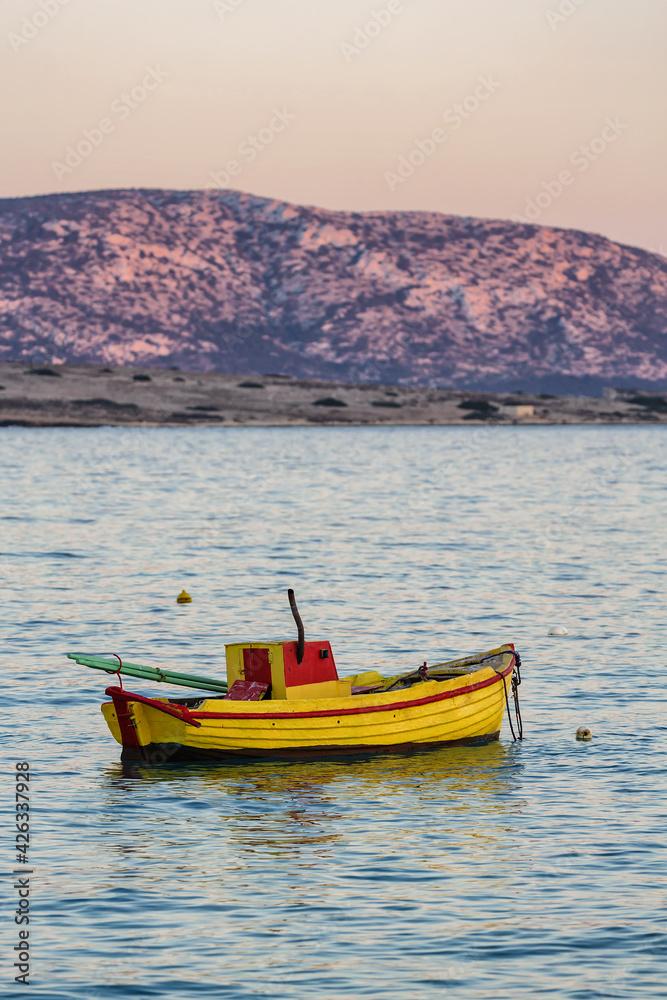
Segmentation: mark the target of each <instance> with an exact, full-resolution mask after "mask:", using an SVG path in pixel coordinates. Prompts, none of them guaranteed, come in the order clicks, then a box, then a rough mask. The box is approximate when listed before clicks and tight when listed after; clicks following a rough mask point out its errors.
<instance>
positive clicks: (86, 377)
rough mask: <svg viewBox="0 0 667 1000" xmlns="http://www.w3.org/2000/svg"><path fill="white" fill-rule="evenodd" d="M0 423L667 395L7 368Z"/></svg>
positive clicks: (562, 416) (604, 407)
mask: <svg viewBox="0 0 667 1000" xmlns="http://www.w3.org/2000/svg"><path fill="white" fill-rule="evenodd" d="M0 386H1V387H2V388H0V428H2V427H230V426H231V427H242V426H247V427H299V426H301V427H312V426H335V427H366V426H369V427H392V426H395V427H409V426H412V427H432V426H437V427H457V426H460V427H470V426H473V427H479V426H502V425H505V426H512V425H519V424H521V425H527V426H539V427H545V426H555V425H568V424H571V425H591V424H600V425H605V426H607V425H620V424H630V425H638V424H641V425H644V424H667V393H649V392H641V391H636V392H635V391H632V390H618V391H616V392H613V391H610V392H608V393H607V394H606V396H605V397H604V398H602V399H597V398H590V397H584V396H552V395H549V394H546V393H541V394H531V393H528V392H525V393H509V392H479V391H475V390H470V391H464V390H454V389H438V388H428V387H414V386H409V387H406V386H391V385H370V384H353V383H337V382H322V381H318V380H308V379H298V378H289V377H287V376H282V375H263V376H257V375H247V376H244V375H228V374H223V373H222V372H193V371H180V370H179V369H174V368H149V367H141V368H128V367H116V366H110V365H33V366H31V365H30V363H29V362H23V361H2V362H0Z"/></svg>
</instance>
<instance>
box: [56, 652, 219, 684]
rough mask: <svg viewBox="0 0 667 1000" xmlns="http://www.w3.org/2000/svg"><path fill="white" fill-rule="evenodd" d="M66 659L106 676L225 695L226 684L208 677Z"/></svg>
mask: <svg viewBox="0 0 667 1000" xmlns="http://www.w3.org/2000/svg"><path fill="white" fill-rule="evenodd" d="M67 656H68V658H69V659H70V660H74V661H75V662H76V663H79V664H81V666H82V667H92V669H93V670H104V671H106V673H108V674H124V675H125V676H126V677H138V678H140V679H141V680H146V681H157V682H158V683H164V684H176V685H178V686H179V687H189V688H197V689H199V690H201V691H216V692H222V693H225V692H226V691H227V683H226V682H225V681H217V680H213V679H212V678H210V677H196V676H195V675H194V674H179V673H176V672H175V671H173V670H161V669H160V668H159V667H146V666H143V665H142V664H140V663H124V662H123V663H121V661H120V660H119V662H118V663H116V661H115V660H107V659H106V658H105V657H102V656H91V655H90V654H88V653H68V654H67Z"/></svg>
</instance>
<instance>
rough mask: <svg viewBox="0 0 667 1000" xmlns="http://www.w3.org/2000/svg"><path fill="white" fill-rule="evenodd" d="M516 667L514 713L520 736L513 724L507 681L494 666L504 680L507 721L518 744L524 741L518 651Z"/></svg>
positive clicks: (513, 688)
mask: <svg viewBox="0 0 667 1000" xmlns="http://www.w3.org/2000/svg"><path fill="white" fill-rule="evenodd" d="M492 666H493V664H492ZM514 666H515V667H516V670H515V671H514V673H513V674H512V694H513V695H514V711H515V713H516V724H517V729H518V730H519V735H518V736H517V735H516V733H515V732H514V725H513V724H512V711H511V709H510V700H509V695H508V694H507V681H506V680H505V675H504V674H503V673H501V671H500V670H496V667H495V666H493V669H494V671H495V672H496V673H497V674H498V676H499V677H501V678H502V682H503V690H504V692H505V704H506V706H507V719H508V721H509V724H510V731H511V733H512V739H513V741H514V742H515V743H516V742H517V741H518V740H522V739H523V720H522V718H521V709H520V708H519V684H520V683H521V670H520V667H521V657H520V656H519V654H518V653H517V652H516V651H515V653H514Z"/></svg>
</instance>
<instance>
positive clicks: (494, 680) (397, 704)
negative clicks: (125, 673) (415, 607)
mask: <svg viewBox="0 0 667 1000" xmlns="http://www.w3.org/2000/svg"><path fill="white" fill-rule="evenodd" d="M504 653H505V654H506V655H509V656H510V657H511V660H510V663H509V665H508V666H507V667H506V668H504V669H503V670H496V669H495V668H494V667H481V669H480V671H474V673H473V674H466V675H465V676H466V677H471V676H474V674H475V673H478V672H479V673H481V672H482V671H484V670H492V671H493V674H492V676H490V677H486V678H485V679H484V680H480V681H476V682H475V683H473V684H466V685H464V686H456V687H451V688H448V689H447V690H446V691H438V692H435V693H434V694H431V695H426V696H424V697H422V698H411V699H409V700H407V701H391V702H385V703H382V704H379V705H378V704H375V705H363V704H360V705H354V706H352V707H350V708H343V707H339V708H318V709H311V710H307V711H306V710H301V711H299V710H298V709H296V708H295V709H294V710H292V711H285V710H284V709H282V706H280V705H279V703H278V702H273V703H272V702H270V701H269V702H266V709H265V710H264V711H262V712H257V711H254V712H253V711H248V708H249V707H250V706H249V705H248V704H247V703H246V704H244V703H243V702H239V703H236V704H237V706H238V707H236V706H235V711H228V712H205V711H197V710H191V711H189V712H188V719H192V720H193V721H194V720H197V721H198V722H199V721H200V720H201V721H203V720H207V719H223V720H224V719H228V720H234V719H235V720H237V721H239V722H240V721H242V720H246V719H249V720H250V719H272V720H276V719H317V718H329V717H337V716H338V717H340V716H344V715H366V714H369V713H372V712H392V711H399V710H401V709H407V708H419V707H420V706H422V705H428V704H432V703H434V702H439V701H446V700H447V699H450V698H457V697H459V696H461V695H466V694H472V693H473V692H475V691H480V690H483V689H484V688H487V687H490V686H491V685H493V684H498V683H500V682H501V681H502V680H503V678H506V677H508V676H509V675H510V674H511V673H512V671H513V670H514V666H515V654H514V652H513V651H512V652H510V650H507V651H504ZM458 679H459V678H448V680H447V681H436V680H433V681H426V682H425V683H428V684H438V685H440V684H443V683H445V684H446V683H448V682H451V681H452V680H458ZM422 683H424V682H422ZM415 687H416V685H415ZM413 690H414V688H413ZM386 693H387V694H388V693H389V692H386ZM129 694H130V692H126V698H127V695H129ZM382 694H383V692H377V693H376V694H373V695H365V696H364V695H362V696H360V697H361V698H377V697H378V695H380V696H381V695H382ZM357 697H359V696H357ZM128 700H129V699H128ZM206 700H207V701H212V700H214V699H206ZM215 700H217V699H215ZM220 700H224V699H220ZM327 700H329V699H327ZM331 700H334V699H331ZM335 700H336V701H339V700H342V699H335ZM347 700H348V699H345V701H347ZM146 701H149V699H146ZM146 701H144V704H146ZM293 704H294V705H295V706H296V705H298V704H299V703H298V702H293ZM274 705H275V706H276V708H275V709H274V707H273V706H274ZM149 707H150V706H149ZM155 707H156V708H157V707H158V706H157V705H156V706H155ZM281 709H282V710H281ZM169 714H171V713H169ZM184 721H185V720H184Z"/></svg>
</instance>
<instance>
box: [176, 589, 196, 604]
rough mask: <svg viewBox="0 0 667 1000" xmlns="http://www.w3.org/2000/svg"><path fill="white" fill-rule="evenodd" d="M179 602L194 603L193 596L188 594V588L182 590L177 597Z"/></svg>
mask: <svg viewBox="0 0 667 1000" xmlns="http://www.w3.org/2000/svg"><path fill="white" fill-rule="evenodd" d="M176 603H177V604H192V598H191V597H190V595H189V594H188V592H187V590H182V591H181V592H180V594H179V595H178V597H177V598H176Z"/></svg>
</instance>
